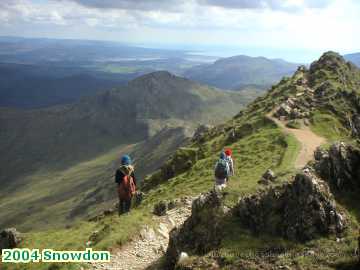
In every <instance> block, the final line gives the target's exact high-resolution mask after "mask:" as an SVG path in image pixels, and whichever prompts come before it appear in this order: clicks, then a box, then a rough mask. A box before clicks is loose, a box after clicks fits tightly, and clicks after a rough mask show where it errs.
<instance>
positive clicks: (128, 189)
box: [118, 175, 136, 200]
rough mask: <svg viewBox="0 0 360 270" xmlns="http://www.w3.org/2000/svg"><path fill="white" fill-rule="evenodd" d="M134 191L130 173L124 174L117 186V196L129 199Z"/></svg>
mask: <svg viewBox="0 0 360 270" xmlns="http://www.w3.org/2000/svg"><path fill="white" fill-rule="evenodd" d="M135 192H136V186H135V183H134V179H133V178H132V177H131V176H130V175H125V176H124V177H123V179H122V181H121V184H120V185H119V188H118V193H119V198H120V199H122V200H130V199H131V198H132V196H133V195H134V194H135Z"/></svg>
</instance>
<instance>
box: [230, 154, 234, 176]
mask: <svg viewBox="0 0 360 270" xmlns="http://www.w3.org/2000/svg"><path fill="white" fill-rule="evenodd" d="M230 164H231V173H232V175H235V167H234V160H233V159H232V158H231V163H230Z"/></svg>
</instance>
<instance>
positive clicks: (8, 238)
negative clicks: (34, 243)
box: [0, 228, 22, 250]
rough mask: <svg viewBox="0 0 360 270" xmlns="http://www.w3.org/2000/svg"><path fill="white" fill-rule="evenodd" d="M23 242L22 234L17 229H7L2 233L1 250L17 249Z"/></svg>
mask: <svg viewBox="0 0 360 270" xmlns="http://www.w3.org/2000/svg"><path fill="white" fill-rule="evenodd" d="M21 240H22V239H21V234H20V233H19V232H18V231H17V230H16V229H15V228H9V229H5V230H3V231H2V232H1V233H0V250H3V249H7V248H16V247H17V246H18V245H19V243H20V242H21Z"/></svg>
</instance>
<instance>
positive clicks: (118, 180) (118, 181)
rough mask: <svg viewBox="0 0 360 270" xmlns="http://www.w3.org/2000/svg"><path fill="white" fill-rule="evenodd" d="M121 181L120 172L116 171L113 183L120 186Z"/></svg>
mask: <svg viewBox="0 0 360 270" xmlns="http://www.w3.org/2000/svg"><path fill="white" fill-rule="evenodd" d="M122 179H123V176H122V173H121V171H120V170H116V173H115V183H117V184H118V185H120V184H121V181H122Z"/></svg>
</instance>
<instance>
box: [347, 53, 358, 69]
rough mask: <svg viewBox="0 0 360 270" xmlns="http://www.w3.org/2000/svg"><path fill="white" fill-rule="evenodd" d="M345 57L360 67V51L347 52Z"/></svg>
mask: <svg viewBox="0 0 360 270" xmlns="http://www.w3.org/2000/svg"><path fill="white" fill-rule="evenodd" d="M344 58H345V59H346V60H347V61H350V62H352V63H354V64H355V65H357V66H358V67H360V53H352V54H346V55H344Z"/></svg>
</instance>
